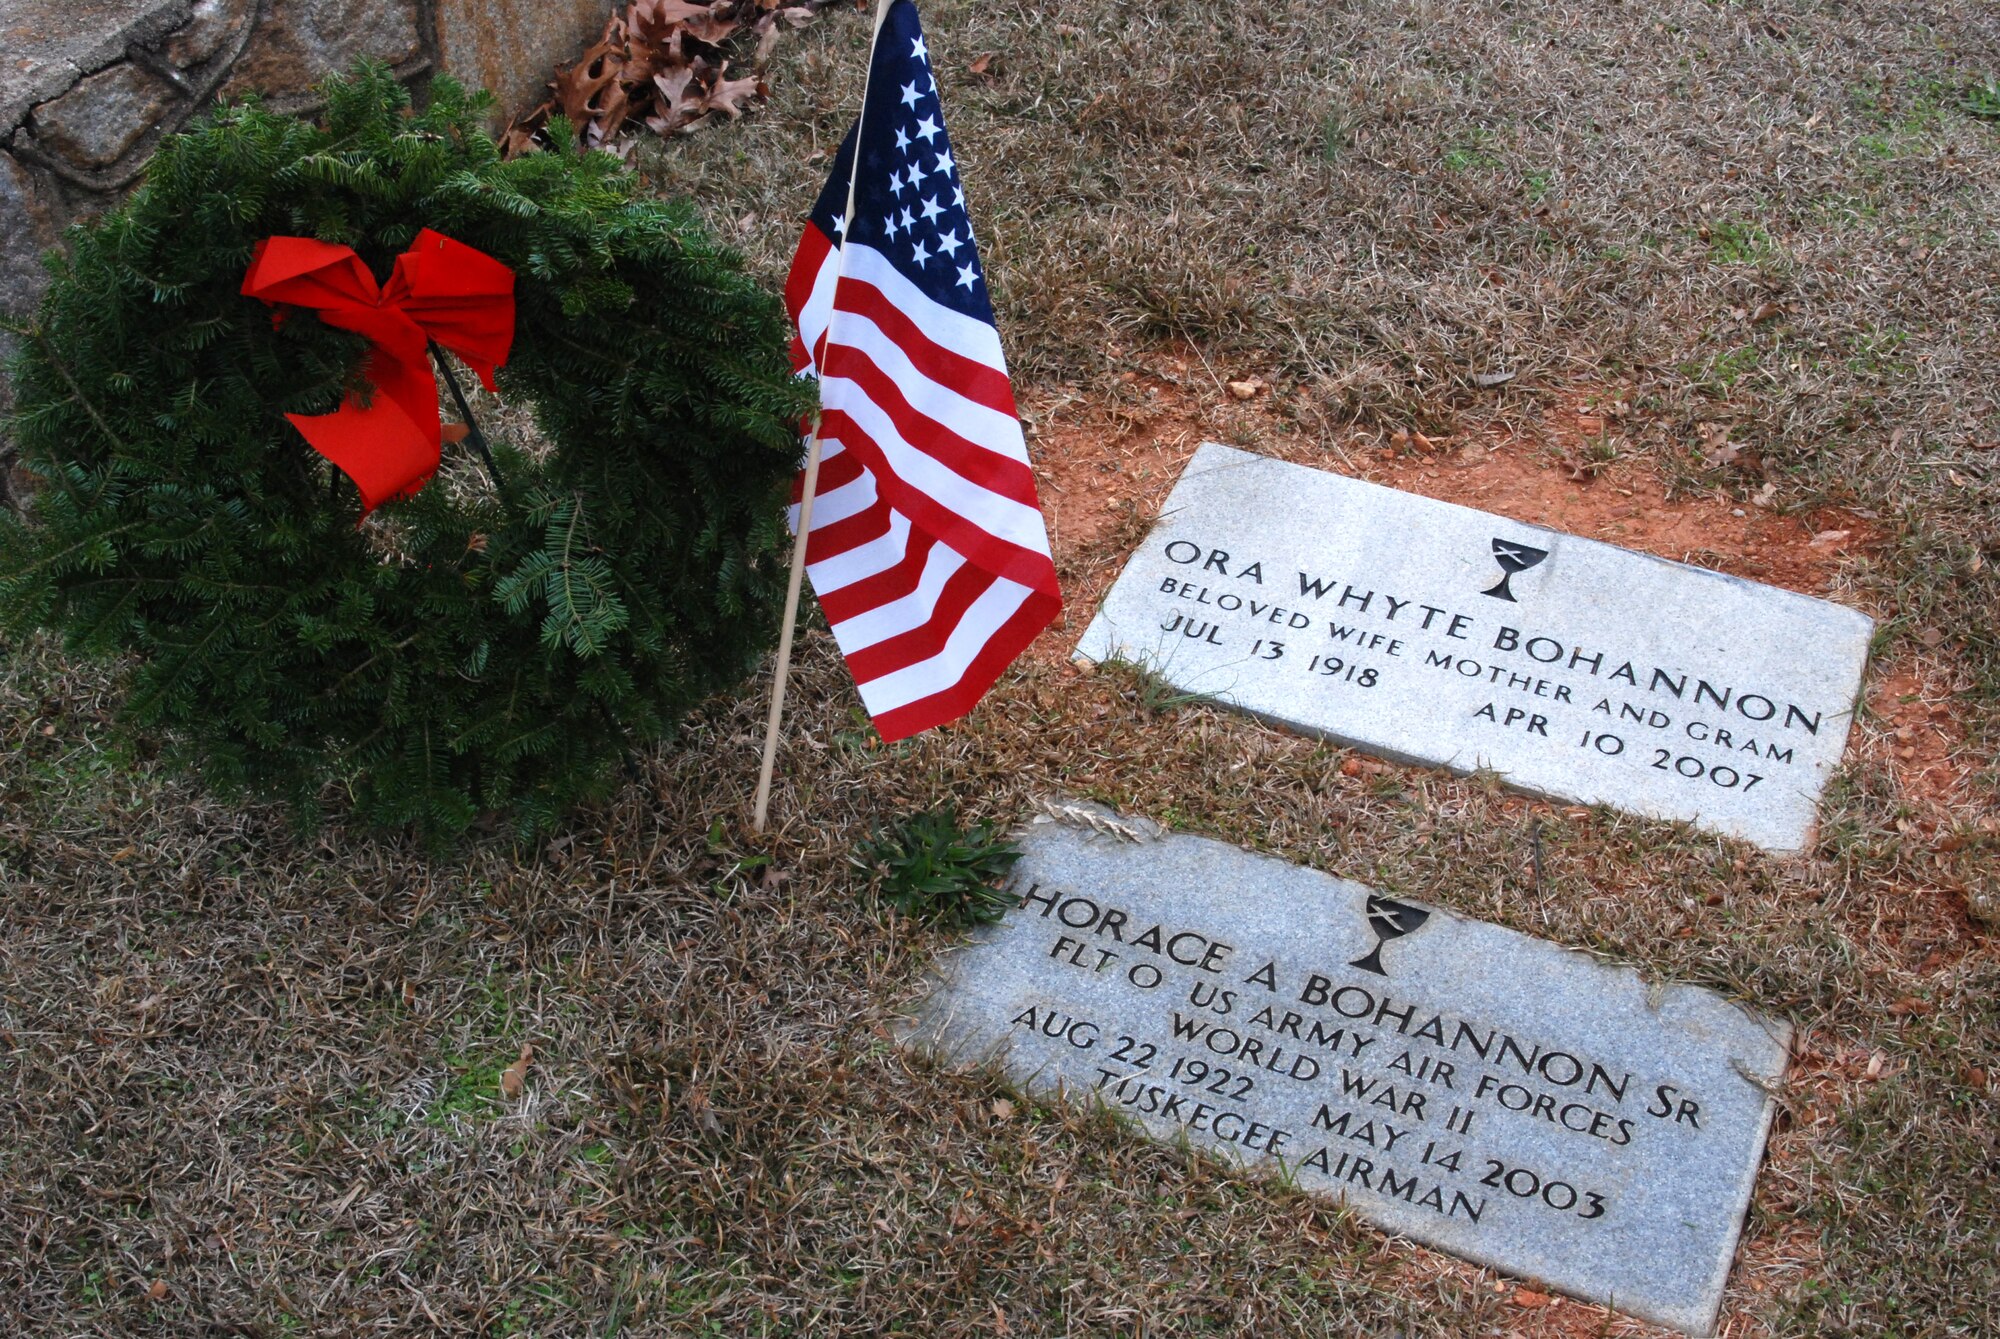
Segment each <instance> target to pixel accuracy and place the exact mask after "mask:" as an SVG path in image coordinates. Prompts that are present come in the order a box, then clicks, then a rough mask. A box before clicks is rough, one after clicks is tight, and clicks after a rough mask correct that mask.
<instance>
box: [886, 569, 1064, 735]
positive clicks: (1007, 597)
mask: <svg viewBox="0 0 2000 1339" xmlns="http://www.w3.org/2000/svg"><path fill="white" fill-rule="evenodd" d="M1032 594H1034V592H1033V591H1032V590H1031V589H1030V588H1029V587H1027V586H1023V585H1021V584H1019V583H1018V582H1013V581H1009V580H1007V579H1006V578H1005V577H995V578H994V579H993V584H992V585H991V586H989V587H987V589H986V590H985V591H984V592H983V593H981V595H980V597H979V598H978V599H976V600H974V601H973V602H972V607H971V608H970V609H967V610H966V611H965V615H964V617H962V618H960V619H959V621H958V626H957V627H955V628H953V629H952V631H951V636H950V638H949V639H948V640H947V641H946V642H945V645H944V649H943V650H942V651H940V652H938V653H937V654H936V655H934V656H932V657H931V658H930V659H928V660H919V661H918V662H917V663H916V664H914V665H909V666H905V667H904V668H902V669H899V670H896V671H895V672H893V673H890V674H884V675H883V676H882V677H881V678H879V679H870V680H869V681H868V682H867V683H864V684H862V685H861V700H862V702H863V703H865V704H866V705H867V707H868V713H869V715H871V716H880V715H881V714H882V713H883V712H885V711H894V710H895V709H896V708H897V707H901V706H907V705H908V704H909V703H912V702H915V701H917V700H918V699H919V698H926V697H930V696H931V695H932V694H934V693H941V692H943V691H944V690H945V689H947V688H950V687H951V686H952V685H953V684H955V683H957V682H958V681H959V680H960V679H962V678H964V677H965V671H966V668H967V667H968V666H969V665H971V664H972V661H973V659H974V657H976V656H977V655H978V654H979V653H980V652H981V651H983V650H985V649H986V643H987V642H989V641H991V640H992V639H993V634H994V633H995V632H997V631H999V629H1000V625H1001V624H1003V623H1005V622H1006V621H1007V620H1008V619H1010V618H1012V617H1013V616H1014V613H1015V611H1017V610H1018V609H1020V607H1021V606H1022V605H1023V604H1025V603H1026V602H1027V599H1028V597H1029V596H1030V595H1032Z"/></svg>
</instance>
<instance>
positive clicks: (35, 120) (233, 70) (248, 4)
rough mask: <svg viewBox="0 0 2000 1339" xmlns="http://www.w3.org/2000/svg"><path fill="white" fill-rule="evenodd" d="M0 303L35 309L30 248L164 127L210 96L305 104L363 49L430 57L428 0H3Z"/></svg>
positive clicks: (147, 152) (115, 190) (133, 173)
mask: <svg viewBox="0 0 2000 1339" xmlns="http://www.w3.org/2000/svg"><path fill="white" fill-rule="evenodd" d="M0 51H4V55H5V59H4V60H0V211H4V213H5V218H6V226H5V227H4V229H0V311H4V312H5V313H7V314H8V315H12V316H20V315H24V314H26V313H27V312H28V311H30V310H32V308H33V305H34V302H35V299H36V298H37V297H38V296H39V295H40V293H41V290H42V287H43V283H44V274H43V271H42V269H41V266H40V264H39V262H38V257H39V256H40V254H41V252H42V251H44V250H46V249H47V248H49V247H51V246H53V245H55V244H56V243H57V242H58V240H59V239H60V236H61V231H62V228H63V226H64V225H65V224H68V223H70V222H71V221H73V220H75V219H79V218H82V217H85V216H87V215H89V214H93V213H96V212H98V211H99V210H102V209H104V208H105V207H107V206H108V205H110V204H113V203H115V202H116V201H117V200H118V199H119V198H120V197H121V196H122V195H123V194H124V192H125V191H126V190H127V189H128V188H129V187H130V186H131V185H132V184H133V183H134V182H136V181H137V180H138V179H139V176H140V173H141V172H142V171H143V170H144V168H145V164H146V160H147V159H148V158H149V157H150V156H151V155H152V151H153V147H154V146H155V145H156V144H158V143H159V141H160V138H161V136H163V135H169V134H172V133H173V132H174V131H176V130H178V129H180V128H181V127H182V126H183V125H185V124H186V123H187V120H188V118H189V117H191V116H193V115H194V113H195V112H197V111H199V110H200V109H201V108H203V107H205V106H207V105H209V104H210V103H211V102H213V101H214V100H215V99H216V98H218V97H226V96H232V95H235V94H239V93H247V92H252V91H254V92H258V93H261V94H263V95H265V96H266V97H268V98H269V99H270V100H271V101H272V103H273V104H274V105H276V106H279V107H284V108H289V109H296V110H303V109H305V108H307V107H308V106H309V105H310V104H311V102H312V100H313V93H312V88H313V85H314V84H315V83H317V82H318V81H319V80H320V79H322V78H324V77H325V76H326V75H328V74H330V73H332V72H335V71H338V70H341V69H344V68H346V67H347V66H348V65H350V64H352V63H353V62H354V61H355V60H357V59H359V58H361V57H363V56H370V57H374V58H376V59H379V60H385V61H387V62H389V63H390V64H391V65H392V66H394V67H395V68H396V70H397V72H398V73H400V74H402V75H403V76H404V77H406V78H409V79H416V78H419V77H421V76H422V75H424V74H425V73H427V72H429V71H430V70H431V69H432V68H433V67H434V65H435V64H436V60H437V34H436V22H435V16H434V14H433V12H432V7H431V4H430V0H0Z"/></svg>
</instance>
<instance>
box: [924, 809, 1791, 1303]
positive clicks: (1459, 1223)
mask: <svg viewBox="0 0 2000 1339" xmlns="http://www.w3.org/2000/svg"><path fill="white" fill-rule="evenodd" d="M1074 812H1076V811H1074V810H1073V811H1072V813H1074ZM1097 821H1098V822H1099V823H1100V824H1102V825H1103V826H1104V827H1106V828H1107V829H1108V828H1109V827H1111V826H1112V823H1105V822H1104V820H1103V819H1102V818H1099V819H1098V820H1097ZM1113 822H1114V823H1115V824H1116V825H1118V826H1122V827H1125V828H1126V829H1127V830H1128V831H1132V832H1135V833H1137V834H1138V836H1139V837H1140V840H1136V841H1135V840H1131V839H1129V838H1127V837H1123V836H1120V835H1117V833H1115V832H1112V831H1108V830H1107V831H1095V830H1093V829H1091V828H1089V827H1082V826H1076V825H1073V824H1072V823H1070V822H1053V821H1048V820H1046V819H1044V820H1042V821H1041V823H1040V824H1039V825H1037V826H1031V827H1030V828H1029V829H1028V832H1027V835H1026V837H1025V839H1024V842H1023V845H1024V848H1025V851H1026V855H1025V856H1024V858H1023V859H1022V860H1021V862H1020V864H1019V865H1017V866H1016V868H1015V872H1014V875H1013V883H1012V885H1011V886H1012V888H1013V890H1014V891H1015V892H1016V893H1017V894H1018V895H1019V897H1020V902H1019V904H1018V906H1016V907H1015V908H1014V909H1012V910H1010V911H1009V912H1008V913H1007V915H1006V916H1005V917H1004V918H1003V919H1002V921H1001V922H1000V923H999V924H997V925H995V926H992V927H988V928H987V929H985V930H983V931H981V932H980V933H979V934H978V935H977V936H976V937H975V940H974V942H973V943H972V945H970V946H969V947H966V948H963V949H959V950H956V951H953V952H951V953H949V954H947V955H946V957H945V958H944V960H943V961H942V963H941V964H940V966H939V969H938V971H939V981H938V983H937V985H936V989H935V990H934V991H933V993H932V994H931V995H930V996H929V997H928V999H927V1000H926V1001H925V1002H924V1003H923V1004H922V1005H921V1006H920V1008H919V1010H918V1012H917V1013H916V1015H915V1016H914V1017H913V1018H912V1019H911V1020H910V1022H909V1025H908V1030H907V1032H906V1034H905V1038H904V1039H905V1042H906V1044H910V1045H914V1046H916V1047H919V1048H920V1049H923V1050H926V1051H929V1052H931V1053H932V1054H934V1055H937V1056H939V1057H940V1058H942V1059H944V1060H945V1061H946V1062H947V1063H967V1064H977V1063H994V1062H997V1063H999V1064H1000V1065H1002V1066H1003V1067H1004V1069H1005V1071H1006V1073H1007V1074H1008V1076H1009V1077H1010V1079H1011V1080H1012V1081H1013V1082H1014V1083H1016V1084H1018V1085H1020V1086H1021V1087H1022V1088H1024V1089H1026V1090H1028V1091H1030V1092H1033V1093H1037V1094H1041V1095H1044V1096H1048V1097H1052V1098H1056V1099H1058V1100H1069V1101H1074V1102H1085V1103H1102V1104H1103V1105H1104V1106H1106V1107H1107V1108H1109V1109H1110V1110H1111V1111H1113V1112H1115V1113H1118V1114H1119V1115H1121V1116H1124V1117H1126V1118H1129V1119H1130V1120H1131V1121H1133V1122H1135V1123H1136V1125H1137V1126H1138V1127H1139V1128H1140V1129H1141V1130H1143V1131H1144V1132H1145V1133H1146V1134H1148V1135H1150V1136H1152V1137H1154V1138H1156V1139H1160V1140H1163V1141H1168V1142H1176V1141H1179V1140H1182V1139H1185V1140H1186V1141H1188V1143H1190V1144H1192V1145H1195V1146H1197V1147H1200V1148H1202V1149H1205V1150H1207V1151H1209V1152H1211V1153H1214V1154H1218V1155H1221V1156H1222V1157H1223V1158H1224V1159H1225V1160H1229V1161H1235V1162H1238V1163H1241V1164H1243V1165H1245V1166H1248V1167H1252V1168H1266V1169H1269V1170H1270V1171H1272V1172H1279V1171H1280V1170H1282V1173H1283V1174H1284V1175H1287V1176H1289V1177H1291V1178H1294V1180H1295V1183H1296V1184H1297V1185H1298V1186H1299V1187H1301V1188H1303V1189H1304V1190H1306V1191H1308V1192H1311V1193H1314V1194H1318V1195H1324V1196H1327V1197H1329V1198H1334V1199H1340V1200H1344V1201H1346V1203H1347V1204H1348V1205H1350V1206H1351V1207H1352V1208H1354V1209H1355V1210H1357V1211H1358V1212H1360V1213H1361V1214H1363V1215H1365V1216H1366V1217H1368V1218H1370V1219H1372V1220H1374V1221H1375V1222H1376V1223H1379V1224H1381V1225H1382V1226H1383V1227H1385V1228H1388V1229H1390V1230H1391V1231H1394V1232H1398V1233H1402V1234H1405V1235H1407V1236H1410V1237H1413V1238H1415V1239H1417V1240H1419V1241H1422V1242H1426V1243H1428V1244H1430V1245H1433V1246H1437V1247H1440V1248H1442V1249H1444V1250H1447V1251H1451V1252H1453V1253H1454V1254H1457V1255H1461V1256H1464V1257H1466V1258H1467V1259H1471V1260H1475V1261H1478V1262H1480V1263H1483V1264H1487V1265H1491V1266H1493V1267H1495V1268H1497V1269H1501V1270H1504V1271H1506V1272H1508V1273H1510V1274H1514V1275H1518V1276H1520V1277H1523V1278H1527V1279H1532V1280H1535V1281H1537V1282H1539V1283H1541V1284H1544V1285H1546V1286H1549V1287H1553V1288H1557V1289H1560V1290H1561V1291H1563V1292H1566V1293H1571V1294H1574V1295H1575V1296H1578V1297H1582V1298H1585V1299H1588V1300H1591V1301H1596V1302H1603V1303H1608V1304H1609V1305H1611V1306H1614V1307H1617V1308H1618V1309H1620V1310H1623V1311H1627V1312H1629V1313H1631V1314H1633V1315H1635V1316H1639V1317H1642V1318H1644V1319H1646V1320H1650V1321H1655V1322H1657V1323H1660V1324H1664V1325H1671V1326H1675V1327H1677V1328H1679V1329H1682V1330H1684V1331H1686V1332H1688V1333H1690V1334H1694V1335H1706V1334H1709V1333H1711V1332H1712V1331H1713V1329H1714V1325H1715V1320H1716V1313H1717V1310H1718V1308H1719V1307H1720V1305H1721V1299H1722V1290H1723V1284H1724V1281H1725V1280H1726V1278H1727V1277H1728V1273H1729V1266H1730V1260H1731V1257H1732V1256H1733V1254H1734V1252H1735V1248H1736V1239H1737V1235H1738V1232H1739V1230H1740V1228H1741V1225H1742V1221H1743V1215H1744V1212H1745V1209H1746V1207H1747V1205H1748V1203H1749V1198H1750V1191H1751V1185H1752V1182H1753V1180H1754V1179H1755V1176H1756V1172H1757V1164H1758V1160H1759V1158H1760V1157H1761V1155H1762V1151H1763V1147H1764V1136H1765V1132H1766V1129H1767V1128H1768V1126H1769V1123H1770V1118H1771V1102H1770V1099H1769V1097H1768V1095H1767V1090H1768V1089H1770V1088H1771V1087H1772V1086H1774V1085H1775V1084H1776V1083H1777V1082H1778V1081H1779V1079H1780V1078H1781V1077H1782V1075H1783V1073H1784V1070H1785V1063H1786V1056H1787V1053H1788V1047H1789V1028H1788V1027H1786V1026H1785V1025H1784V1024H1781V1023H1775V1022H1769V1021H1766V1020H1762V1019H1759V1018H1757V1017H1755V1016H1753V1015H1752V1014H1750V1013H1748V1012H1747V1011H1745V1010H1744V1009H1742V1008H1739V1007H1738V1006H1736V1005H1734V1004H1731V1003H1730V1002H1728V1001H1727V1000H1725V999H1723V998H1722V997H1721V996H1719V995H1716V994H1714V993H1713V992H1711V991H1708V990H1703V989H1698V988H1695V987H1690V986H1653V985H1649V984H1648V983H1647V982H1645V981H1644V980H1642V979H1641V978H1640V976H1639V974H1638V973H1637V972H1635V971H1633V970H1632V969H1630V968H1626V967H1617V966H1610V965H1607V964H1605V963H1603V962H1601V961H1599V960H1597V959H1595V958H1593V957H1590V956H1588V955H1586V954H1583V953H1579V952H1574V951H1571V950H1567V949H1564V948H1561V947H1559V946H1557V945H1555V944H1551V943H1548V942H1546V941H1544V940H1540V939H1534V938H1531V937H1529V936H1527V935H1523V934H1519V933H1516V932H1515V931H1512V930H1507V929H1503V928H1501V927H1499V926H1496V925H1489V924H1486V923H1484V922H1481V921H1474V920H1465V919H1462V918H1460V917H1458V916H1454V915H1452V914H1450V913H1449V912H1446V911H1443V910H1441V909H1439V908H1437V907H1432V906H1427V905H1425V904H1423V903H1421V902H1415V901H1411V900H1408V899H1403V898H1396V899H1382V898H1379V897H1378V896H1377V895H1375V894H1374V893H1372V892H1371V890H1370V889H1368V888H1365V887H1363V886H1361V885H1360V884H1356V883H1349V882H1347V881H1345V880H1342V879H1337V878H1333V877H1332V876H1330V875H1326V874H1322V873H1319V872H1317V871H1314V870H1310V869H1304V868H1301V867H1299V866H1296V865H1291V864H1287V863H1286V862H1284V861H1281V860H1276V859H1272V858H1270V857H1267V856H1259V855H1253V854H1250V853H1248V852H1245V851H1242V850H1239V849H1237V848H1236V847H1233V846H1229V845H1226V844H1224V843H1222V842H1217V841H1211V840H1208V839H1205V838H1200V837H1192V836H1185V835H1178V836H1162V835H1159V833H1158V830H1157V829H1154V828H1151V827H1150V825H1144V824H1134V823H1133V822H1132V820H1113Z"/></svg>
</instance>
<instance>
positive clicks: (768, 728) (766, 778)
mask: <svg viewBox="0 0 2000 1339" xmlns="http://www.w3.org/2000/svg"><path fill="white" fill-rule="evenodd" d="M818 488H819V415H818V414H814V415H813V426H812V440H811V442H810V443H808V445H807V446H806V479H805V492H804V494H803V495H802V496H801V497H800V498H799V529H798V534H797V535H796V536H794V537H793V539H792V572H791V577H790V579H789V580H788V581H787V582H786V584H785V622H784V626H783V628H782V629H781V630H780V631H779V633H778V672H777V677H776V679H775V680H774V681H773V682H772V684H771V714H770V716H769V717H768V718H766V720H765V722H764V764H763V766H762V767H761V768H759V769H758V771H757V811H756V817H755V819H754V820H753V826H754V827H755V828H756V830H757V831H759V832H762V831H763V830H764V820H765V819H766V818H768V817H769V816H770V812H771V772H772V769H773V768H774V767H776V765H777V762H778V722H779V720H780V719H782V718H783V716H784V714H785V683H786V681H787V680H788V679H790V678H791V673H792V629H793V627H794V626H796V625H797V623H798V621H799V588H800V587H801V586H802V585H803V584H804V578H805V574H806V536H807V535H809V534H811V533H812V514H813V493H814V491H815V490H817V489H818Z"/></svg>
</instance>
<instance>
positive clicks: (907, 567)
mask: <svg viewBox="0 0 2000 1339" xmlns="http://www.w3.org/2000/svg"><path fill="white" fill-rule="evenodd" d="M937 546H938V542H937V539H936V538H935V537H934V536H931V535H919V534H915V533H912V534H911V535H910V542H909V544H908V546H907V547H906V548H905V549H904V550H903V557H902V560H901V561H900V562H898V563H896V564H895V565H894V566H891V567H885V568H883V569H882V570H881V571H880V572H877V573H876V574H875V575H874V576H869V577H863V578H861V580H859V581H854V582H850V583H848V584H847V585H845V586H842V587H841V588H840V589H839V590H833V591H828V592H826V593H825V594H824V595H821V596H820V597H819V607H820V609H821V610H822V611H823V612H824V613H825V614H826V621H827V622H829V623H845V622H846V621H847V620H848V619H850V618H854V617H856V616H857V615H860V614H865V613H867V612H868V611H869V610H871V609H879V608H881V607H882V606H883V605H885V604H893V603H895V602H896V601H897V600H900V599H902V598H903V597H904V596H905V595H908V594H909V593H910V592H912V591H914V590H915V589H916V588H917V587H918V586H919V585H920V584H922V582H923V579H924V568H925V567H926V566H928V565H929V563H930V560H931V551H932V550H933V549H935V548H937ZM964 570H965V569H964V568H960V569H959V571H961V572H962V571H964ZM926 617H929V615H927V616H926Z"/></svg>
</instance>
